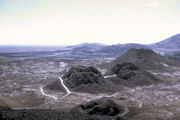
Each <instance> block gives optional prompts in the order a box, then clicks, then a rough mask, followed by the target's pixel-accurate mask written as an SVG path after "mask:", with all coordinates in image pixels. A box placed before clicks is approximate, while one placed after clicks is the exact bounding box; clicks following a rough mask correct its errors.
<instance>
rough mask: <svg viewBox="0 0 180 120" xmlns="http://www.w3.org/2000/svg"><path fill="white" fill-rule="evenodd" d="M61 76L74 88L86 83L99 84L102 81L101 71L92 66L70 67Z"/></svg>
mask: <svg viewBox="0 0 180 120" xmlns="http://www.w3.org/2000/svg"><path fill="white" fill-rule="evenodd" d="M62 78H63V79H64V82H65V83H66V84H67V86H68V87H70V88H75V87H79V86H81V85H86V84H98V85H101V84H103V83H104V80H103V77H102V75H101V73H100V72H99V71H98V70H97V69H96V68H94V67H92V66H90V67H85V66H76V67H72V68H71V69H70V70H69V71H68V72H66V73H65V74H64V76H63V77H62Z"/></svg>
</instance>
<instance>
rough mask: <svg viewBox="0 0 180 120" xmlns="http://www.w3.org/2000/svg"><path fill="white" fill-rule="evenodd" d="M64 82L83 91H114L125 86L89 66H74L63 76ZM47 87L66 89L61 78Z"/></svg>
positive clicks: (72, 89)
mask: <svg viewBox="0 0 180 120" xmlns="http://www.w3.org/2000/svg"><path fill="white" fill-rule="evenodd" d="M62 79H63V81H64V84H65V85H66V86H67V87H68V88H69V89H70V90H71V91H73V92H83V93H93V94H96V93H114V92H116V91H120V90H122V89H123V88H122V87H121V85H118V86H117V85H114V84H112V83H110V82H108V81H107V80H106V79H104V78H103V76H102V74H101V72H99V71H98V70H97V69H96V68H94V67H92V66H89V67H85V66H74V67H72V68H71V69H69V71H68V72H66V73H65V74H64V76H63V77H62ZM45 88H47V89H50V90H59V91H64V88H63V87H62V85H61V83H60V81H59V80H55V81H53V82H52V83H50V84H49V85H47V86H46V87H45Z"/></svg>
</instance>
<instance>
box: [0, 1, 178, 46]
mask: <svg viewBox="0 0 180 120" xmlns="http://www.w3.org/2000/svg"><path fill="white" fill-rule="evenodd" d="M177 33H180V0H0V45H71V44H79V43H83V42H96V43H104V44H116V43H154V42H157V41H161V40H163V39H165V38H167V37H170V36H172V35H175V34H177Z"/></svg>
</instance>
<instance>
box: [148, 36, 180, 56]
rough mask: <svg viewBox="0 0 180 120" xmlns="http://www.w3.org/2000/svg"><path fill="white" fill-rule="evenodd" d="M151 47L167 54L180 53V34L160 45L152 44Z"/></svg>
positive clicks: (161, 42) (159, 43)
mask: <svg viewBox="0 0 180 120" xmlns="http://www.w3.org/2000/svg"><path fill="white" fill-rule="evenodd" d="M150 47H151V48H152V49H156V50H157V51H161V52H166V53H171V52H177V51H180V34H177V35H174V36H172V37H170V38H168V39H165V40H163V41H160V42H158V43H155V44H151V45H150Z"/></svg>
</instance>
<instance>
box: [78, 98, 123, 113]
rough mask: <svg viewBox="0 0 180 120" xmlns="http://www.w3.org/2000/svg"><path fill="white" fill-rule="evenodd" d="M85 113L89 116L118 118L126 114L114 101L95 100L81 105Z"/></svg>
mask: <svg viewBox="0 0 180 120" xmlns="http://www.w3.org/2000/svg"><path fill="white" fill-rule="evenodd" d="M80 109H81V111H82V112H83V113H86V114H88V115H102V116H104V115H105V116H117V115H118V114H120V113H123V112H124V108H123V106H120V105H118V104H116V103H115V102H114V101H112V100H94V101H91V102H89V103H86V104H83V105H80Z"/></svg>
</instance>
